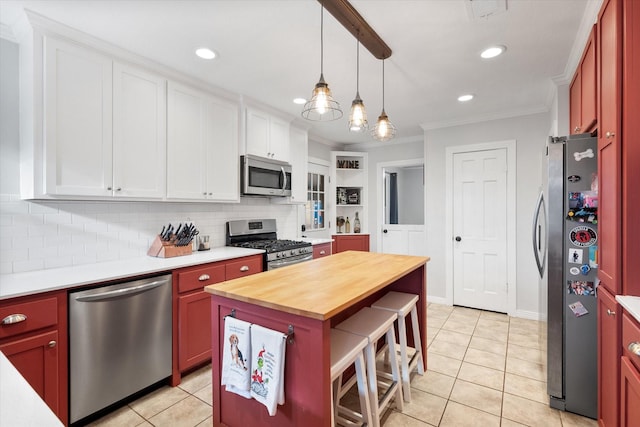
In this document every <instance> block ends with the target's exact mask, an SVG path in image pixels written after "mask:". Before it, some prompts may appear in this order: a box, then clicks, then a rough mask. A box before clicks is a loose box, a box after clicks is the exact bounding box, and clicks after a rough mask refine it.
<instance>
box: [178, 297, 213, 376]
mask: <svg viewBox="0 0 640 427" xmlns="http://www.w3.org/2000/svg"><path fill="white" fill-rule="evenodd" d="M178 317H179V318H178V325H179V326H178V336H179V338H178V339H179V344H178V347H179V349H180V350H179V352H178V369H179V370H180V372H184V371H186V370H187V369H189V368H192V367H194V366H196V365H198V364H201V363H203V362H206V361H207V360H209V359H211V295H210V294H208V293H206V292H205V291H199V292H195V293H191V294H189V295H185V296H180V297H178ZM207 325H209V326H207Z"/></svg>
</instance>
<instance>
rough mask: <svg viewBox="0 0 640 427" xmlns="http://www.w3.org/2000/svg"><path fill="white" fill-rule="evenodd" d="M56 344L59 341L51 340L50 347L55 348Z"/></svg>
mask: <svg viewBox="0 0 640 427" xmlns="http://www.w3.org/2000/svg"><path fill="white" fill-rule="evenodd" d="M56 344H58V343H57V342H55V341H49V344H48V345H49V347H51V348H53V347H55V346H56Z"/></svg>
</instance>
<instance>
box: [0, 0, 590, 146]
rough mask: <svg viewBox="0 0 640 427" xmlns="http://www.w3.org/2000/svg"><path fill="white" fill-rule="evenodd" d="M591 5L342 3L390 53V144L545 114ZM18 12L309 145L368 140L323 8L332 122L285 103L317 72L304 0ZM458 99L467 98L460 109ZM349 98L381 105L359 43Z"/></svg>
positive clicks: (348, 40)
mask: <svg viewBox="0 0 640 427" xmlns="http://www.w3.org/2000/svg"><path fill="white" fill-rule="evenodd" d="M479 1H488V2H495V1H497V0H474V2H479ZM594 2H597V0H508V3H507V10H506V12H501V13H496V14H494V15H491V16H489V17H485V18H473V17H472V14H471V13H470V9H471V8H470V1H469V0H351V4H352V5H353V6H354V7H355V9H356V10H357V11H358V12H359V13H360V14H361V15H362V16H363V17H364V19H365V20H366V21H367V22H368V23H369V25H371V27H373V29H374V30H375V31H376V32H377V33H378V34H379V35H380V36H381V38H382V39H383V40H384V41H385V42H386V44H387V45H389V47H390V48H391V49H392V50H393V54H392V56H391V57H390V58H389V59H387V60H386V61H385V80H386V81H385V110H386V112H387V114H388V115H389V118H390V119H391V121H392V122H393V123H394V124H395V126H396V127H397V129H398V131H397V135H396V140H397V141H408V140H418V139H420V138H422V135H423V132H424V129H429V128H437V127H443V126H451V125H456V124H462V123H471V122H477V121H484V120H489V119H492V118H501V117H509V116H516V115H521V114H529V113H536V112H541V111H547V110H548V109H549V105H550V103H551V99H552V94H553V91H552V87H553V84H552V78H558V79H565V80H566V78H567V76H568V75H569V74H570V73H572V72H573V67H575V63H577V59H575V58H574V59H573V61H572V60H571V57H572V55H573V57H575V55H576V54H575V51H576V49H575V48H574V44H575V45H576V46H582V44H583V43H584V40H580V37H581V36H580V33H581V32H582V33H584V32H585V31H584V28H587V31H588V30H589V29H590V25H588V24H584V23H583V22H584V21H585V20H587V21H588V20H589V19H590V17H589V16H587V15H588V12H589V9H590V8H589V7H588V6H589V5H590V4H592V3H594ZM22 7H25V8H28V9H31V10H33V11H36V12H38V13H40V14H42V15H44V16H46V17H48V18H50V19H53V20H55V21H58V22H61V23H63V24H66V25H68V26H70V27H73V28H75V29H78V30H80V31H83V32H86V33H89V34H91V35H93V36H95V37H98V38H100V39H103V40H106V41H108V42H110V43H112V44H114V45H117V46H119V47H122V48H124V49H127V50H129V51H132V52H134V53H137V54H140V55H142V56H144V57H146V58H148V59H151V60H154V61H157V62H159V63H161V64H163V65H166V66H169V67H171V68H173V69H175V70H177V71H180V72H183V73H186V74H189V75H191V76H194V77H196V78H198V79H201V80H204V81H206V82H208V83H210V84H212V85H214V86H216V87H220V88H224V89H226V90H229V91H232V92H235V93H239V94H243V95H245V96H247V97H249V98H251V99H254V100H257V101H259V102H260V103H264V104H267V105H269V106H271V107H273V108H275V109H277V110H280V111H282V112H284V113H286V114H288V115H290V116H291V118H292V119H293V120H295V121H296V122H299V123H302V125H304V126H307V127H308V128H309V132H310V135H311V137H312V138H315V139H317V140H319V141H331V142H339V143H364V142H370V141H373V140H372V138H371V137H370V136H369V135H368V134H353V133H351V132H349V131H348V128H347V122H348V118H347V116H348V113H349V108H350V105H351V101H352V100H353V98H354V97H355V92H356V40H355V38H354V37H353V36H352V35H351V34H350V33H349V32H348V31H347V30H346V29H344V28H343V27H342V26H341V25H340V24H339V23H338V22H337V21H336V20H335V19H334V18H333V17H332V16H331V15H329V14H328V13H326V12H325V15H324V76H325V80H326V81H327V83H328V84H329V87H330V88H331V90H332V92H333V96H334V98H335V99H336V100H337V101H338V102H339V103H340V105H341V106H342V110H343V111H344V116H343V118H342V119H340V120H338V121H335V122H308V121H306V120H304V119H302V118H301V117H300V112H301V110H302V107H301V106H300V105H295V104H294V103H293V102H292V100H293V99H294V98H296V97H305V98H308V97H310V95H311V91H312V89H313V87H314V85H315V83H316V82H317V81H318V79H319V76H320V10H321V9H320V4H319V3H318V2H317V1H316V0H199V1H188V0H180V1H173V0H160V1H154V0H138V1H133V0H130V1H126V0H119V1H116V0H111V1H101V0H85V1H79V0H73V1H58V0H46V1H9V0H2V1H0V23H2V24H4V25H3V29H5V31H3V32H6V28H8V27H10V26H11V25H12V24H13V23H14V22H15V20H16V19H17V13H18V11H19V10H20V9H21V8H22ZM591 9H593V8H591ZM591 22H593V19H592V20H591ZM585 25H586V26H585ZM581 29H582V31H581ZM583 37H585V36H583ZM494 44H501V45H505V46H507V51H506V53H505V54H503V55H501V56H499V57H497V58H494V59H490V60H486V59H482V58H480V56H479V54H480V52H481V51H482V50H483V49H484V48H486V47H488V46H490V45H494ZM201 46H207V47H209V48H211V49H213V50H214V51H216V52H217V53H218V55H219V57H218V58H217V59H215V60H213V61H206V60H203V59H200V58H197V57H196V56H195V55H194V53H193V52H194V50H195V49H196V48H198V47H201ZM579 50H581V49H579ZM579 53H580V52H578V55H579ZM578 59H579V58H578ZM572 62H573V63H572ZM463 93H473V94H474V95H475V98H474V99H473V100H472V101H470V102H467V103H460V102H458V101H457V97H458V96H459V95H461V94H463ZM360 95H361V97H362V99H363V101H364V103H365V106H366V107H367V113H368V119H369V123H370V126H372V125H373V124H374V123H375V120H376V118H377V116H378V115H379V114H380V111H381V109H382V66H381V61H380V60H377V59H375V58H374V57H373V55H371V54H370V53H369V52H368V51H367V50H366V49H364V48H361V49H360ZM372 143H373V142H372Z"/></svg>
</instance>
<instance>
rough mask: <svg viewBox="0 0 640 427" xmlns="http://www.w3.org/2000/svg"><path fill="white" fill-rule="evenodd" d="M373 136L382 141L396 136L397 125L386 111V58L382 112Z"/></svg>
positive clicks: (372, 131) (372, 132)
mask: <svg viewBox="0 0 640 427" xmlns="http://www.w3.org/2000/svg"><path fill="white" fill-rule="evenodd" d="M371 136H373V137H374V138H375V139H377V140H378V141H380V142H385V141H389V140H390V139H391V138H393V137H394V136H396V127H395V126H394V125H393V123H391V120H389V116H387V113H385V111H384V59H383V60H382V112H381V113H380V116H379V117H378V121H377V122H376V125H375V126H374V128H373V129H372V130H371Z"/></svg>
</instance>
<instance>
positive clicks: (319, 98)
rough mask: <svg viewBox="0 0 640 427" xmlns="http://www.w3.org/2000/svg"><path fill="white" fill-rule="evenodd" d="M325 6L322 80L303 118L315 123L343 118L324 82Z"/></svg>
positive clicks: (322, 12)
mask: <svg viewBox="0 0 640 427" xmlns="http://www.w3.org/2000/svg"><path fill="white" fill-rule="evenodd" d="M323 16H324V4H321V8H320V80H319V81H318V83H316V86H315V87H314V88H313V92H312V94H311V99H310V100H309V102H307V103H306V104H305V105H304V108H303V110H302V117H304V118H305V119H307V120H313V121H318V122H320V121H331V120H337V119H339V118H341V117H342V110H341V109H340V104H338V102H337V101H335V100H334V99H333V96H332V95H331V90H330V89H329V85H328V84H327V82H325V81H324V74H323V68H324V64H323V61H324V41H323V29H324V20H323Z"/></svg>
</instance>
